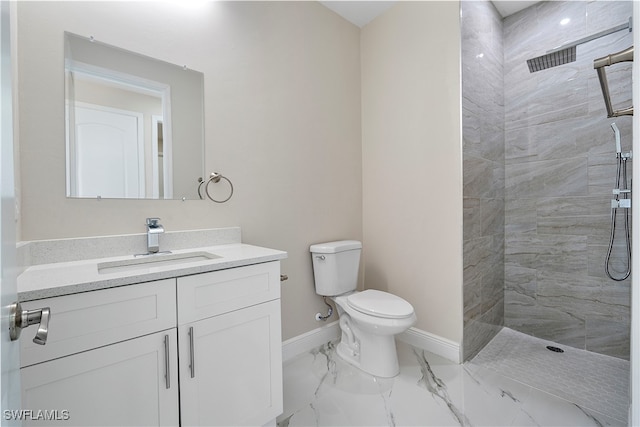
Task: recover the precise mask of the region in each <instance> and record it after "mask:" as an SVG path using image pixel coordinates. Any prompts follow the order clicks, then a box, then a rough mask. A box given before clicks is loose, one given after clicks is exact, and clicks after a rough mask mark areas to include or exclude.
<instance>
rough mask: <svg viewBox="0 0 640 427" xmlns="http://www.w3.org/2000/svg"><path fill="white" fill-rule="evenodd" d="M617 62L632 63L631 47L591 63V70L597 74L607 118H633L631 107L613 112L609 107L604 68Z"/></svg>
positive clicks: (609, 101) (609, 96)
mask: <svg viewBox="0 0 640 427" xmlns="http://www.w3.org/2000/svg"><path fill="white" fill-rule="evenodd" d="M619 62H633V46H631V47H629V48H627V49H625V50H622V51H620V52H616V53H612V54H611V55H607V56H603V57H602V58H598V59H596V60H594V61H593V68H594V69H595V70H596V71H597V72H598V79H599V80H600V88H601V89H602V96H603V97H604V105H605V107H606V108H607V117H608V118H611V117H620V116H633V106H630V107H627V108H623V109H621V110H615V111H614V109H613V106H612V105H611V95H610V94H609V85H608V84H607V74H606V72H605V67H608V66H610V65H613V64H617V63H619Z"/></svg>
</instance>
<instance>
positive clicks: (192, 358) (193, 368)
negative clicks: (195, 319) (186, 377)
mask: <svg viewBox="0 0 640 427" xmlns="http://www.w3.org/2000/svg"><path fill="white" fill-rule="evenodd" d="M193 340H194V338H193V326H191V327H190V328H189V349H190V352H191V354H190V356H189V359H190V363H191V364H190V365H189V368H191V378H195V377H196V360H195V355H194V354H193Z"/></svg>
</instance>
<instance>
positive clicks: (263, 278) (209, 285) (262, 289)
mask: <svg viewBox="0 0 640 427" xmlns="http://www.w3.org/2000/svg"><path fill="white" fill-rule="evenodd" d="M278 298H280V262H279V261H274V262H267V263H264V264H254V265H249V266H246V267H237V268H230V269H227V270H219V271H213V272H211V273H203V274H196V275H193V276H185V277H179V278H178V324H179V325H184V324H185V323H189V322H193V321H196V320H200V319H205V318H207V317H212V316H216V315H218V314H222V313H228V312H230V311H234V310H238V309H241V308H245V307H248V306H251V305H255V304H260V303H262V302H265V301H271V300H274V299H278Z"/></svg>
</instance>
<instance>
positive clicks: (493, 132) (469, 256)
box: [461, 1, 504, 360]
mask: <svg viewBox="0 0 640 427" xmlns="http://www.w3.org/2000/svg"><path fill="white" fill-rule="evenodd" d="M461 7H462V93H463V95H462V130H463V157H464V190H463V198H464V232H463V234H464V337H463V348H464V350H463V353H464V359H465V360H466V359H469V358H470V357H473V356H474V355H475V354H476V353H477V352H478V351H479V350H480V349H481V348H482V347H484V345H485V344H486V343H488V342H489V341H490V340H491V338H493V337H494V336H495V334H496V333H498V331H499V330H500V328H501V325H502V324H503V319H504V269H503V265H504V96H503V84H502V74H503V64H502V62H503V59H502V50H503V48H502V17H501V16H500V15H499V14H498V12H497V11H496V9H495V8H494V6H493V4H492V3H490V2H489V1H463V2H462V3H461Z"/></svg>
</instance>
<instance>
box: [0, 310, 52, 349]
mask: <svg viewBox="0 0 640 427" xmlns="http://www.w3.org/2000/svg"><path fill="white" fill-rule="evenodd" d="M50 318H51V309H50V308H49V307H44V308H40V309H37V310H23V309H22V306H21V305H20V303H19V302H14V303H13V304H11V306H10V307H9V337H10V338H11V341H15V340H17V339H18V338H19V337H20V332H21V331H22V329H24V328H26V327H28V326H31V325H35V324H38V331H37V332H36V336H35V338H34V339H33V342H34V343H36V344H40V345H45V344H46V343H47V336H48V335H49V319H50Z"/></svg>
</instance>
